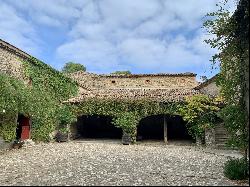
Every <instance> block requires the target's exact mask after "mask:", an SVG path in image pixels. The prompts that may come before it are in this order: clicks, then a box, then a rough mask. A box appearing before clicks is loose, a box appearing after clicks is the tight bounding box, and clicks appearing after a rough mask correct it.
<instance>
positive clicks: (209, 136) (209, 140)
mask: <svg viewBox="0 0 250 187" xmlns="http://www.w3.org/2000/svg"><path fill="white" fill-rule="evenodd" d="M205 144H206V146H208V147H214V146H215V129H214V128H206V129H205Z"/></svg>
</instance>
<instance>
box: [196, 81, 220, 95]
mask: <svg viewBox="0 0 250 187" xmlns="http://www.w3.org/2000/svg"><path fill="white" fill-rule="evenodd" d="M200 91H201V93H203V94H206V95H210V96H218V95H219V93H220V88H219V87H218V86H217V85H216V83H215V82H211V83H209V84H207V85H205V86H203V87H202V88H200Z"/></svg>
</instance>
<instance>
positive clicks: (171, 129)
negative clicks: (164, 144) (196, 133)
mask: <svg viewBox="0 0 250 187" xmlns="http://www.w3.org/2000/svg"><path fill="white" fill-rule="evenodd" d="M166 119H167V120H166V121H167V139H168V142H169V143H171V142H187V143H194V142H195V140H194V139H193V137H192V136H191V135H189V134H188V129H187V127H186V122H185V121H184V120H183V118H182V117H181V116H178V115H172V116H168V117H167V118H166Z"/></svg>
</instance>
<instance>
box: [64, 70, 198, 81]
mask: <svg viewBox="0 0 250 187" xmlns="http://www.w3.org/2000/svg"><path fill="white" fill-rule="evenodd" d="M83 75H84V76H86V75H87V76H92V77H107V78H109V77H111V78H134V77H157V76H166V77H184V76H189V77H190V76H192V77H195V76H196V74H195V73H190V72H186V73H157V74H128V75H126V74H119V75H118V74H117V75H116V74H94V73H89V72H83V71H78V72H75V73H71V74H69V76H70V77H75V78H77V79H78V78H81V77H82V76H83Z"/></svg>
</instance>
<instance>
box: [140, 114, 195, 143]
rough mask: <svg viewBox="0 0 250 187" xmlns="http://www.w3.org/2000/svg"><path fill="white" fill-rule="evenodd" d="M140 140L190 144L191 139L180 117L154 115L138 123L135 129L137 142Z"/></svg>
mask: <svg viewBox="0 0 250 187" xmlns="http://www.w3.org/2000/svg"><path fill="white" fill-rule="evenodd" d="M141 140H142V141H143V140H154V141H155V140H158V141H165V142H169V141H170V142H174V141H178V142H179V141H187V142H192V141H193V138H192V136H190V135H189V134H188V130H187V127H186V122H185V121H184V120H183V119H182V117H181V116H177V115H154V116H149V117H146V118H143V119H142V120H141V121H140V123H139V125H138V127H137V141H141Z"/></svg>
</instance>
